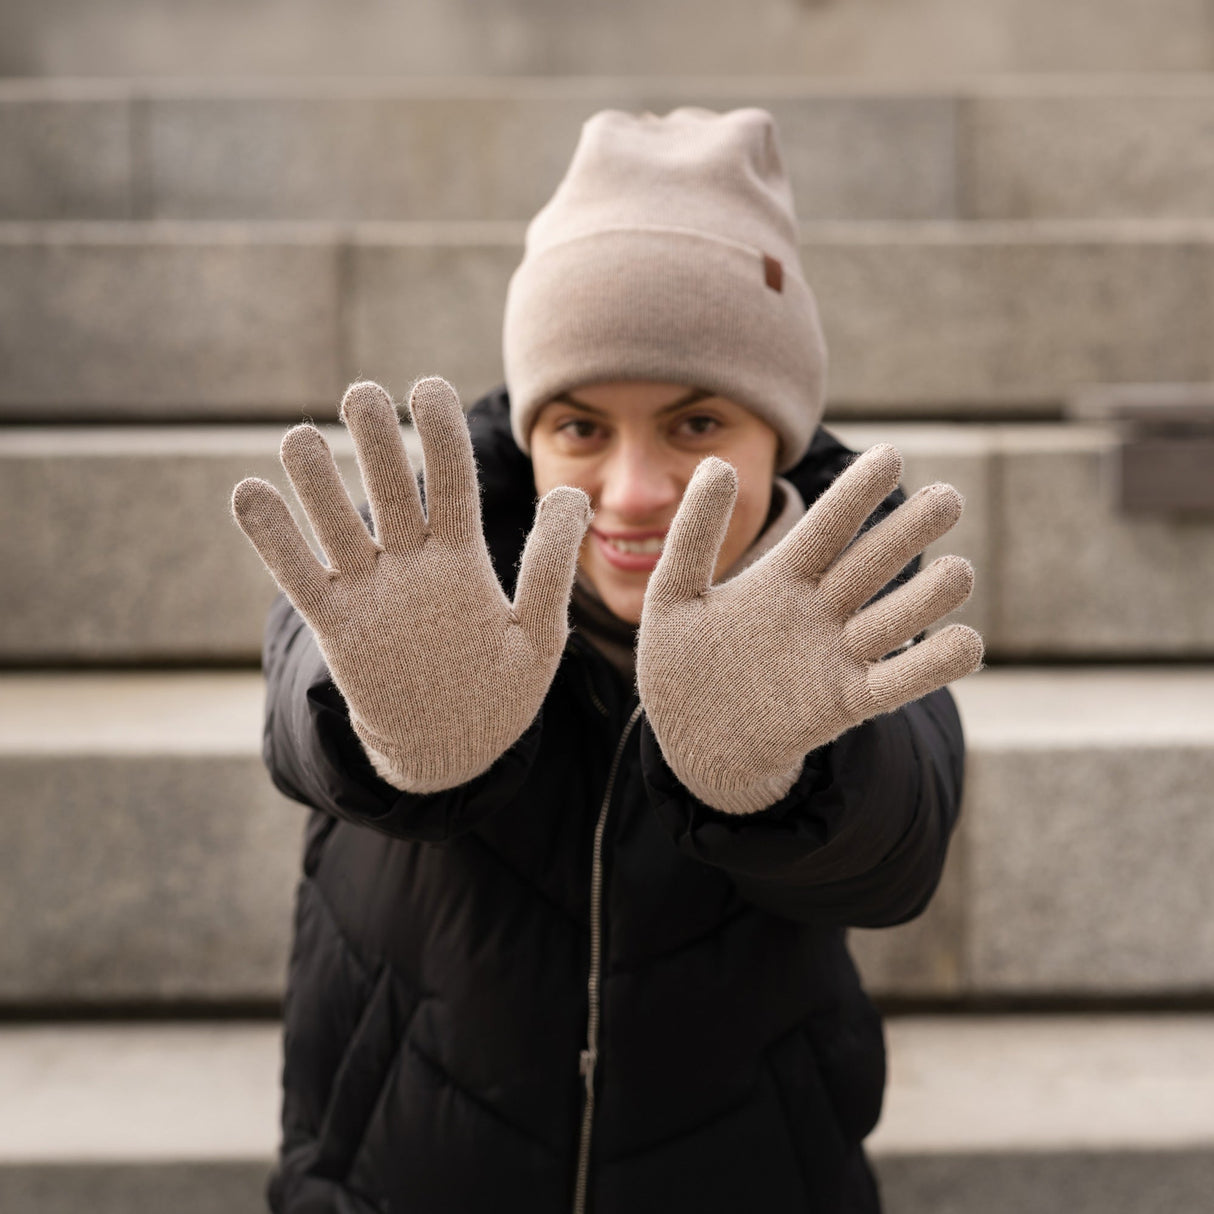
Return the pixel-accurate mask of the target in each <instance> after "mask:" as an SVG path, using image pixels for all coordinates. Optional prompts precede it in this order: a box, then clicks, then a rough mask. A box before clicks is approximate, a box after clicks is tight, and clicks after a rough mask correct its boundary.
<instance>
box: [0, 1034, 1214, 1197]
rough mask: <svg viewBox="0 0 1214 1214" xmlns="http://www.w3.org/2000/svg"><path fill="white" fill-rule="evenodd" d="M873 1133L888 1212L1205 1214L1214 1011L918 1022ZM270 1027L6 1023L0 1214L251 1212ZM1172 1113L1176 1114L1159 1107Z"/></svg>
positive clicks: (894, 1040)
mask: <svg viewBox="0 0 1214 1214" xmlns="http://www.w3.org/2000/svg"><path fill="white" fill-rule="evenodd" d="M889 1052H890V1082H889V1089H888V1093H887V1097H886V1103H885V1111H884V1114H883V1117H882V1121H881V1124H880V1126H879V1128H878V1130H877V1132H876V1134H875V1135H874V1136H873V1138H872V1140H871V1146H872V1152H873V1156H874V1161H875V1164H876V1167H877V1171H878V1175H879V1176H880V1178H881V1180H882V1183H883V1188H884V1190H885V1197H886V1208H887V1210H888V1211H889V1214H942V1212H944V1214H1023V1212H1024V1211H1026V1210H1032V1211H1034V1214H1137V1212H1138V1211H1140V1210H1147V1209H1154V1210H1167V1211H1168V1212H1169V1214H1204V1211H1205V1210H1207V1209H1208V1196H1209V1192H1210V1186H1211V1184H1212V1183H1214V1086H1212V1084H1214V1081H1212V1079H1211V1076H1212V1075H1214V1018H1211V1017H1209V1016H1203V1017H1185V1018H1181V1017H1164V1016H1161V1017H1135V1016H1100V1017H1093V1016H1086V1017H1082V1018H1076V1017H1065V1018H1060V1017H1049V1016H1043V1017H1032V1018H1006V1017H949V1018H947V1019H944V1018H940V1017H909V1018H905V1019H901V1020H898V1021H895V1022H893V1023H892V1024H891V1025H890V1031H889ZM278 1066H279V1043H278V1036H277V1031H276V1026H275V1025H272V1024H250V1023H246V1022H240V1021H236V1022H231V1023H228V1024H225V1025H215V1024H205V1023H203V1024H199V1023H190V1022H186V1023H181V1024H175V1025H168V1026H165V1025H133V1024H132V1025H121V1026H104V1025H103V1026H81V1025H60V1026H42V1027H36V1028H22V1027H11V1028H5V1029H0V1078H2V1080H3V1087H4V1088H6V1089H18V1090H20V1091H22V1092H23V1093H24V1094H25V1097H26V1099H25V1101H24V1106H23V1108H22V1110H21V1112H20V1115H18V1114H17V1112H16V1110H15V1109H7V1110H6V1109H0V1206H2V1207H3V1209H4V1210H5V1211H6V1214H74V1212H75V1211H76V1210H79V1209H82V1208H87V1209H89V1210H90V1211H92V1212H94V1214H144V1212H148V1214H150V1212H151V1211H160V1210H167V1209H172V1210H175V1211H182V1210H184V1211H187V1212H192V1211H195V1210H197V1211H199V1212H202V1211H208V1212H209V1211H214V1210H219V1209H222V1210H224V1211H225V1212H230V1214H252V1211H254V1210H258V1209H262V1208H264V1206H263V1205H262V1201H261V1192H262V1188H263V1184H264V1177H265V1173H266V1171H267V1170H268V1166H269V1161H270V1159H271V1158H272V1155H273V1152H274V1149H275V1146H276V1139H275V1125H274V1121H275V1112H276V1110H275V1105H274V1101H273V1100H272V1099H269V1098H267V1097H268V1095H270V1094H272V1093H273V1090H274V1086H275V1081H276V1076H277V1070H278ZM1161 1107H1162V1108H1165V1109H1166V1113H1165V1115H1164V1116H1162V1117H1161V1116H1159V1115H1158V1114H1157V1112H1156V1110H1158V1109H1160V1108H1161Z"/></svg>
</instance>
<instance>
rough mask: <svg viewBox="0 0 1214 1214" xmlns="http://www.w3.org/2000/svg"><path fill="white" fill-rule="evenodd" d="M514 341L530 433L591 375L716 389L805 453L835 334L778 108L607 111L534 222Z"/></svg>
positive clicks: (784, 454)
mask: <svg viewBox="0 0 1214 1214" xmlns="http://www.w3.org/2000/svg"><path fill="white" fill-rule="evenodd" d="M502 353H503V358H504V362H505V369H506V384H507V388H508V390H509V393H510V403H511V425H512V429H513V432H514V436H515V440H516V441H517V442H518V444H519V446H520V447H521V448H522V449H523V450H524V451H527V450H529V440H530V432H531V426H532V423H533V422H534V420H535V416H536V414H537V412H538V411H539V409H540V408H541V406H543V405H544V404H545V403H546V402H547V401H549V400H551V399H552V398H553V397H554V396H557V395H559V394H560V393H562V392H566V391H570V390H571V389H574V388H576V387H578V386H580V385H585V384H591V383H602V382H608V381H618V380H659V381H664V382H670V383H677V384H686V385H689V386H694V387H698V388H704V389H707V390H709V391H711V392H712V393H713V394H715V395H719V396H724V397H727V398H728V399H730V400H733V401H736V402H737V403H738V404H740V405H743V406H744V407H746V408H747V409H749V410H751V411H752V412H753V413H755V414H757V415H758V416H759V417H761V418H763V419H764V420H765V421H766V422H767V423H768V424H769V425H770V426H771V427H772V428H773V429H774V430H775V431H776V433H777V434H778V435H779V438H780V449H779V455H778V464H777V466H778V469H779V470H787V469H788V468H791V467H792V466H793V465H794V464H796V463H797V462H798V461H799V460H800V458H801V457H802V455H804V453H805V451H806V450H807V449H808V447H809V443H810V440H811V438H812V437H813V433H814V429H815V428H816V426H817V424H818V421H819V420H820V418H821V416H822V407H823V398H824V393H825V381H826V343H825V340H824V338H823V336H822V328H821V324H820V322H819V319H818V309H817V304H816V302H815V300H814V296H813V293H812V291H811V290H810V288H809V286H808V284H807V283H806V281H805V277H804V274H803V272H802V269H801V260H800V254H799V251H798V229H797V220H796V215H795V212H794V209H793V199H792V190H791V187H790V186H789V181H788V175H787V173H786V171H785V168H784V161H783V156H782V154H781V152H780V147H779V141H778V138H777V135H776V128H775V122H774V120H773V119H772V116H771V115H770V114H769V113H767V112H766V111H765V110H761V109H740V110H734V111H732V112H730V113H727V114H715V113H712V112H711V111H709V110H704V109H698V108H694V107H685V108H682V109H677V110H674V111H672V112H671V113H670V114H667V115H666V116H665V117H658V116H657V115H654V114H649V113H646V114H640V115H633V114H626V113H622V112H620V111H618V110H604V111H601V112H600V113H598V114H595V115H594V116H593V117H592V118H590V119H589V120H588V121H587V122H586V124H585V125H584V126H583V128H582V134H581V139H580V140H579V142H578V146H577V149H576V151H575V152H574V155H573V160H572V162H571V163H570V166H569V169H568V171H567V173H566V174H565V177H564V179H563V180H562V181H561V183H560V185H559V186H558V187H557V190H556V193H555V194H554V195H553V197H552V199H551V200H550V201H549V202H548V204H547V205H546V206H545V207H544V208H543V209H542V210H541V211H540V212H539V213H538V214H537V215H536V216H535V218H534V219H533V220H532V222H531V224H530V225H529V227H528V229H527V238H526V245H525V251H524V255H523V261H522V263H521V264H520V265H519V267H518V268H517V270H516V271H515V273H514V275H513V277H512V278H511V280H510V287H509V291H508V293H507V299H506V311H505V319H504V324H503V329H502Z"/></svg>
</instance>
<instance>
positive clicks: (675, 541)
mask: <svg viewBox="0 0 1214 1214" xmlns="http://www.w3.org/2000/svg"><path fill="white" fill-rule="evenodd" d="M737 496H738V474H737V472H736V471H735V470H734V468H733V466H732V465H731V464H727V463H726V462H725V461H724V460H723V459H718V458H717V457H716V456H715V455H710V456H708V457H707V458H706V459H702V460H701V461H700V464H699V467H697V468H696V470H695V473H694V474H693V476H692V478H691V481H690V482H689V483H688V485H687V490H686V492H685V493H684V494H683V500H682V501H681V502H680V503H679V509H678V512H677V513H676V514H675V516H674V522H672V523H671V524H670V530H669V531H668V532H667V533H666V543H665V544H664V545H663V547H662V555H661V557H660V558H659V560H658V563H657V566H656V567H655V568H654V571H653V573H651V574H650V575H649V584H648V586H646V588H645V603H644V607H643V608H642V612H644V611H647V610H649V607H650V604H651V603H674V602H680V601H682V600H684V599H690V598H693V597H694V596H695V595H697V594H703V592H704V591H705V590H707V589H708V587H709V586H710V585H712V574H713V570H714V569H715V568H716V563H717V555H718V553H719V552H720V551H721V544H722V543H723V542H724V540H725V533H726V531H727V530H728V529H729V519H730V516H731V515H732V514H733V504H734V501H735V500H736V499H737Z"/></svg>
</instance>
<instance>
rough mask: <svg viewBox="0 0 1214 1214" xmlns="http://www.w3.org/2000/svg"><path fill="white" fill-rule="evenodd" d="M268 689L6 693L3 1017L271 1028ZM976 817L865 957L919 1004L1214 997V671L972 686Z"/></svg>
mask: <svg viewBox="0 0 1214 1214" xmlns="http://www.w3.org/2000/svg"><path fill="white" fill-rule="evenodd" d="M261 696H262V688H261V682H260V679H259V677H258V675H257V673H256V671H254V670H231V671H211V672H204V671H198V670H183V671H179V672H166V671H151V672H143V673H140V672H133V671H104V672H101V671H99V672H95V673H83V672H79V671H60V672H47V671H37V672H26V673H19V672H8V673H6V674H4V675H0V788H3V790H4V805H3V815H4V831H5V839H6V846H5V848H4V849H3V851H2V852H0V919H2V920H3V921H4V922H5V923H7V924H9V928H8V930H7V931H6V932H5V933H4V934H3V936H0V1007H8V1008H10V1009H14V1010H16V1011H20V1009H22V1008H27V1009H39V1008H41V1009H46V1010H58V1011H60V1012H71V1013H72V1014H73V1015H77V1016H80V1015H87V1014H88V1013H89V1011H90V1009H92V1010H93V1011H104V1010H106V1009H107V1008H108V1009H111V1010H118V1011H121V1010H122V1009H124V1008H126V1009H139V1008H142V1009H145V1010H149V1011H152V1010H156V1009H160V1010H162V1011H164V1012H171V1011H172V1009H173V1008H174V1006H177V1005H185V1006H188V1007H192V1008H198V1007H204V1006H206V1005H208V1004H213V1005H214V1006H215V1007H216V1009H218V1010H222V1009H224V1008H233V1007H235V1008H240V1007H243V1008H260V1009H262V1010H263V1011H265V1012H270V1011H273V1010H274V1008H275V1007H276V1006H277V1002H278V1000H279V998H280V997H281V993H282V981H283V977H284V973H285V967H286V959H287V949H288V932H289V928H290V921H291V900H292V893H293V890H294V886H295V882H296V878H297V873H298V867H299V860H300V851H301V846H302V830H303V825H304V819H305V814H304V813H303V811H302V810H300V809H299V808H298V807H297V806H294V805H292V804H291V803H289V802H288V801H286V800H285V799H284V798H283V797H281V796H280V795H279V794H278V793H277V792H275V791H274V790H273V788H272V787H271V786H270V784H269V781H268V780H267V779H266V776H265V772H264V769H263V768H262V766H261V761H260V708H261ZM957 698H958V701H959V704H960V707H961V711H962V715H963V718H964V720H965V723H966V729H967V733H968V742H969V756H968V762H967V793H966V808H965V813H964V814H963V816H962V821H961V824H960V827H959V830H958V834H957V838H956V840H955V843H954V846H953V847H952V849H951V851H950V856H949V862H948V865H947V868H946V871H945V877H944V880H943V882H942V885H941V887H940V890H939V891H938V893H937V896H936V898H935V899H934V901H933V903H932V905H931V907H930V908H929V910H928V911H927V913H926V914H925V915H924V916H923V917H922V918H920V919H919V920H917V921H915V922H914V923H911V924H909V925H907V926H905V927H902V928H898V929H895V930H891V931H882V932H856V933H854V936H853V942H854V944H855V946H856V951H857V953H858V955H859V958H860V962H861V967H862V969H863V971H864V974H865V977H866V979H867V980H868V983H869V986H870V987H871V988H872V989H873V990H874V991H875V992H876V993H877V994H878V995H879V996H881V997H884V998H887V999H898V1000H901V1001H903V1002H906V1001H911V1002H913V1001H914V1000H916V999H918V1000H925V999H926V1000H933V1001H935V1002H936V1003H937V1004H945V1003H948V1002H949V1001H953V1002H955V1003H957V1004H958V1005H966V1004H969V1005H974V1004H979V1005H989V1004H991V1003H992V1002H999V1001H1003V1002H1006V1001H1008V1000H1012V1001H1015V1000H1021V1001H1032V1002H1034V1003H1037V1004H1041V1003H1044V1004H1052V1005H1054V1006H1056V1007H1065V1006H1066V1005H1067V1003H1068V1001H1076V1000H1079V1001H1086V1002H1087V1003H1091V1002H1092V1001H1093V1000H1095V1001H1099V1002H1101V1003H1102V1004H1103V1005H1108V1006H1115V1005H1116V1003H1117V1002H1118V1001H1125V1000H1137V1001H1139V1002H1141V1001H1142V1000H1144V999H1149V1000H1151V1001H1153V1002H1154V1003H1155V1004H1156V1005H1166V1004H1167V1002H1168V1001H1169V1000H1178V999H1179V1000H1182V1001H1187V1002H1189V1003H1192V1002H1193V1001H1195V1000H1201V999H1203V998H1204V999H1207V1000H1208V999H1209V997H1210V995H1211V994H1212V993H1214V922H1212V921H1211V918H1210V915H1209V899H1208V891H1209V890H1210V889H1211V888H1214V834H1212V833H1211V831H1210V830H1209V813H1210V789H1211V788H1214V666H1191V667H1187V668H1169V667H1150V666H1146V667H1118V668H1115V669H1110V668H1100V667H1086V668H1044V669H1043V668H1032V667H1016V668H1010V667H1009V668H1003V669H998V668H993V669H989V670H987V671H985V672H983V673H981V674H979V675H976V676H974V677H973V678H971V679H968V680H966V681H964V682H963V683H961V684H959V686H958V688H957Z"/></svg>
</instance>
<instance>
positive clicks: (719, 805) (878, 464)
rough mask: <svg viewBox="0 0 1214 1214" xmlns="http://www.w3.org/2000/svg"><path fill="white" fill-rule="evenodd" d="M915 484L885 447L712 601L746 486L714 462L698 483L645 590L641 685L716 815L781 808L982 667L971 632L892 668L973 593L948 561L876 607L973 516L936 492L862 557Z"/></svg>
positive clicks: (657, 725) (660, 729)
mask: <svg viewBox="0 0 1214 1214" xmlns="http://www.w3.org/2000/svg"><path fill="white" fill-rule="evenodd" d="M901 470H902V460H901V457H900V456H899V455H898V452H897V451H896V450H895V449H894V448H893V447H891V446H889V445H888V444H881V445H879V446H876V447H873V448H872V449H871V450H869V451H867V452H865V453H864V454H863V455H862V456H860V458H859V459H857V460H856V461H855V462H854V463H853V464H852V465H851V466H850V467H848V468H847V469H846V471H844V472H843V473H842V475H840V477H839V478H838V479H837V480H836V481H835V483H834V484H833V485H831V487H830V488H829V489H828V490H827V491H826V492H825V493H824V494H823V495H822V497H821V498H819V500H818V501H817V502H816V503H815V504H814V506H813V508H812V509H811V510H809V512H808V513H807V514H806V515H805V517H804V518H803V519H801V521H800V522H799V523H798V524H797V526H796V527H795V528H794V529H793V530H792V531H791V532H790V533H789V534H788V535H787V536H785V538H784V539H783V541H782V542H781V543H779V544H778V545H777V546H776V547H775V548H773V549H772V550H771V552H769V553H768V554H767V555H766V556H764V557H763V558H762V559H761V560H759V561H757V562H756V563H755V564H753V565H751V566H750V567H749V568H748V569H746V570H744V571H743V572H742V573H740V574H738V575H737V576H736V577H735V578H733V579H731V580H730V581H728V582H725V583H724V584H722V585H719V586H714V585H712V573H713V568H714V566H715V564H716V559H717V553H718V551H719V549H720V546H721V542H722V540H723V539H724V537H725V532H726V528H727V527H728V524H729V518H730V515H731V513H732V511H733V504H734V499H735V497H736V495H737V476H736V473H735V472H734V470H733V468H732V467H731V466H730V465H729V464H727V463H725V462H724V461H723V460H720V459H716V458H715V457H711V456H710V457H709V458H707V459H705V460H704V461H703V462H702V463H701V464H700V466H699V467H698V468H697V469H696V472H695V475H694V476H693V477H692V479H691V483H690V484H689V485H688V487H687V491H686V493H685V494H684V497H683V501H682V503H681V505H680V506H679V511H678V514H677V515H676V516H675V519H674V522H673V523H672V524H671V527H670V530H669V532H668V534H667V537H666V544H665V547H664V548H663V551H662V557H661V560H660V561H659V562H658V565H657V568H656V569H655V570H654V571H653V574H652V575H651V576H650V579H649V585H648V587H647V588H646V591H645V602H644V606H643V609H642V615H641V626H640V633H639V636H638V640H637V684H638V687H639V689H640V694H641V702H642V704H643V705H644V707H645V712H646V715H647V716H648V718H649V723H650V725H651V727H652V728H653V732H654V734H655V736H656V737H657V740H658V743H659V745H660V746H661V748H662V754H663V755H664V756H665V758H666V761H667V763H669V765H670V767H671V769H672V770H673V771H674V773H675V775H677V776H678V777H679V779H680V780H681V781H682V783H683V784H684V785H686V787H687V788H689V789H690V790H691V792H692V793H694V794H695V796H696V797H698V798H699V799H700V800H701V801H703V802H705V803H706V804H708V805H711V806H712V807H714V808H715V809H718V810H722V811H724V812H725V813H754V812H755V811H757V810H760V809H763V808H764V807H766V806H768V805H771V804H773V803H774V802H776V801H778V800H779V799H780V798H781V797H782V796H784V794H785V793H787V792H788V790H789V789H790V788H791V787H792V785H793V783H794V782H795V781H796V778H797V776H798V774H799V773H800V771H801V766H802V762H803V760H804V757H805V755H806V754H808V753H809V751H811V750H813V749H815V748H816V747H818V746H822V745H823V744H825V743H827V742H829V741H831V740H832V739H834V738H836V737H838V736H839V735H840V734H841V733H843V732H844V731H845V730H847V729H850V728H852V727H853V726H855V725H859V724H860V723H861V722H862V721H866V720H868V719H869V718H870V717H873V716H876V715H877V714H879V713H883V712H890V711H891V710H893V709H895V708H898V707H899V706H900V705H902V704H906V703H908V702H909V701H911V700H915V699H918V698H919V697H920V696H924V695H926V694H927V693H928V692H930V691H934V690H935V689H936V688H938V687H942V686H943V685H944V684H945V683H948V682H951V681H952V680H953V679H957V678H960V677H961V676H962V675H966V674H969V673H970V672H971V671H974V670H977V669H978V667H979V666H980V665H981V664H982V638H981V637H979V635H978V634H977V633H976V632H975V631H974V630H973V629H972V628H966V627H964V626H963V625H960V624H952V625H950V626H949V627H947V628H944V629H942V630H941V631H940V632H937V633H935V634H934V635H933V636H931V637H929V638H928V639H926V640H924V641H921V642H920V643H918V644H915V645H912V646H911V647H910V648H909V649H905V650H904V651H903V652H900V653H898V654H897V655H895V656H892V657H885V660H884V661H881V660H879V659H881V658H882V657H883V656H884V655H886V654H890V653H892V652H893V651H894V650H896V649H899V648H900V647H902V646H903V645H904V644H905V643H906V642H908V641H910V640H911V639H912V638H914V637H915V636H917V635H918V634H919V633H920V632H922V631H923V630H924V629H925V628H927V627H928V625H930V624H932V623H934V622H935V621H936V620H938V619H940V618H941V617H942V616H944V615H947V614H948V613H949V612H950V611H953V610H954V609H955V608H957V607H959V606H960V605H961V604H962V603H963V602H964V601H965V600H966V598H968V597H969V593H970V589H971V587H972V585H973V580H974V574H973V570H972V568H971V567H970V565H969V563H968V562H967V561H965V560H963V559H962V558H961V557H957V556H944V557H941V558H940V559H939V560H936V561H933V562H932V564H931V565H929V566H928V567H927V568H926V569H924V570H922V571H921V572H920V573H919V574H917V575H916V576H915V577H914V578H912V579H911V580H910V581H909V582H906V583H905V584H903V585H901V586H899V587H898V588H897V589H895V590H893V591H891V592H890V593H889V594H887V595H885V596H883V597H882V598H880V599H877V600H876V601H875V602H872V603H869V600H870V599H872V597H873V595H875V594H876V593H877V592H878V591H879V590H881V588H882V587H883V586H885V585H886V584H887V583H888V582H889V581H890V580H891V579H892V578H894V577H895V576H896V575H897V574H898V573H899V572H900V571H901V570H902V568H903V567H904V566H905V565H906V563H907V562H908V561H909V560H911V558H912V557H914V556H916V555H918V554H919V553H920V552H922V551H923V549H924V548H926V547H927V545H928V544H930V543H932V542H933V541H934V540H936V539H938V538H939V537H940V536H942V535H943V534H944V533H945V532H946V531H948V529H949V528H950V527H952V525H953V524H954V523H955V522H956V521H957V519H958V518H959V517H960V515H961V505H962V501H961V495H960V494H959V493H958V492H957V491H956V490H955V489H954V488H953V487H952V486H951V485H929V486H928V487H927V488H925V489H922V490H920V491H919V492H918V493H916V494H915V495H914V497H912V498H910V499H909V500H908V501H906V502H904V503H903V504H902V505H901V506H899V507H898V509H897V510H895V511H894V512H893V513H892V514H890V515H888V516H887V517H886V518H885V519H883V520H882V521H881V522H880V523H878V524H877V525H876V526H875V527H873V528H872V529H871V530H869V531H866V532H865V533H864V534H863V535H861V536H860V538H859V539H856V540H855V542H854V543H850V541H851V540H852V539H853V537H854V536H855V535H856V533H857V532H858V531H859V530H860V528H861V526H862V525H863V523H864V521H865V520H866V519H867V518H868V516H869V515H870V514H871V513H872V511H873V510H875V509H876V507H877V506H878V505H879V504H880V503H881V501H882V500H883V499H884V498H885V496H886V495H887V494H888V493H890V492H891V491H892V490H893V489H894V487H895V486H896V485H897V483H898V478H899V475H900V474H901ZM849 544H850V546H849ZM865 603H869V605H868V606H864V604H865Z"/></svg>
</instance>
